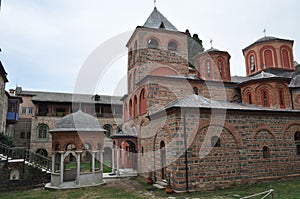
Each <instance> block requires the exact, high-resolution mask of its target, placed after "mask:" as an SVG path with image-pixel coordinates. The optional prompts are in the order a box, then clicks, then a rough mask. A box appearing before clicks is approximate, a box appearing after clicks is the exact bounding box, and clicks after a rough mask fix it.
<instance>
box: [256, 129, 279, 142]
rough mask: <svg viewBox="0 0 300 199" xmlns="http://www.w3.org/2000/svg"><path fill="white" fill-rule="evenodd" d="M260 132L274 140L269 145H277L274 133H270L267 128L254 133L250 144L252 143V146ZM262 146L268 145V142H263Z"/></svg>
mask: <svg viewBox="0 0 300 199" xmlns="http://www.w3.org/2000/svg"><path fill="white" fill-rule="evenodd" d="M262 132H266V133H267V134H269V135H271V137H272V138H273V140H274V141H273V142H271V143H273V144H276V143H277V138H276V136H275V135H274V133H272V131H271V130H270V129H269V128H268V127H263V128H260V129H258V130H256V131H255V133H254V136H253V138H252V143H253V144H254V143H255V141H256V140H257V139H258V136H259V134H260V133H262ZM264 144H268V142H264Z"/></svg>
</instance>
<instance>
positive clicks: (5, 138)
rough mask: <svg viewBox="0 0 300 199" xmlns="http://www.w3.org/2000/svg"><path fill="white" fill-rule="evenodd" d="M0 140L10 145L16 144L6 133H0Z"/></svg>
mask: <svg viewBox="0 0 300 199" xmlns="http://www.w3.org/2000/svg"><path fill="white" fill-rule="evenodd" d="M0 142H2V143H3V144H5V145H8V146H10V147H15V146H16V145H15V143H14V141H13V139H12V138H11V137H9V136H7V135H4V134H3V133H0Z"/></svg>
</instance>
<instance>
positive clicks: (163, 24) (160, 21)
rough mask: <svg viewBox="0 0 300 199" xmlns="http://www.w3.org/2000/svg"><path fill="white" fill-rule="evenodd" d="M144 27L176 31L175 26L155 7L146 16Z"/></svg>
mask: <svg viewBox="0 0 300 199" xmlns="http://www.w3.org/2000/svg"><path fill="white" fill-rule="evenodd" d="M144 27H147V28H156V29H160V28H162V29H166V30H171V31H178V30H177V28H176V27H175V26H173V25H172V24H171V22H169V20H168V19H167V18H166V17H164V16H163V15H162V14H161V13H160V12H159V11H158V10H157V8H156V7H155V8H154V10H153V11H152V13H151V15H150V16H149V17H148V19H147V21H146V22H145V24H144Z"/></svg>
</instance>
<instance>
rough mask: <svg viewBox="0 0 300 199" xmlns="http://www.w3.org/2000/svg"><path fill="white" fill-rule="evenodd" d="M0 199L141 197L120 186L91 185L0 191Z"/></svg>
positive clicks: (109, 198) (110, 198) (135, 198)
mask: <svg viewBox="0 0 300 199" xmlns="http://www.w3.org/2000/svg"><path fill="white" fill-rule="evenodd" d="M0 198H1V199H12V198H18V199H19V198H20V199H58V198H63V199H77V198H80V199H81V198H82V199H94V198H95V199H98V198H99V199H101V198H103V199H114V198H115V199H117V198H130V199H131V198H132V199H138V198H141V197H140V195H139V194H138V193H134V192H130V191H128V190H124V189H121V188H112V187H105V186H100V187H93V188H82V189H76V190H62V191H49V190H40V189H35V190H30V191H18V192H8V193H0Z"/></svg>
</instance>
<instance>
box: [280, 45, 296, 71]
mask: <svg viewBox="0 0 300 199" xmlns="http://www.w3.org/2000/svg"><path fill="white" fill-rule="evenodd" d="M284 50H286V52H287V54H286V55H285V54H283V52H284ZM286 56H287V57H286ZM280 58H281V59H280V60H281V66H282V67H283V68H287V69H293V68H294V61H293V59H294V58H293V51H292V49H291V48H290V47H289V46H287V45H282V46H280ZM287 62H288V65H287Z"/></svg>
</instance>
